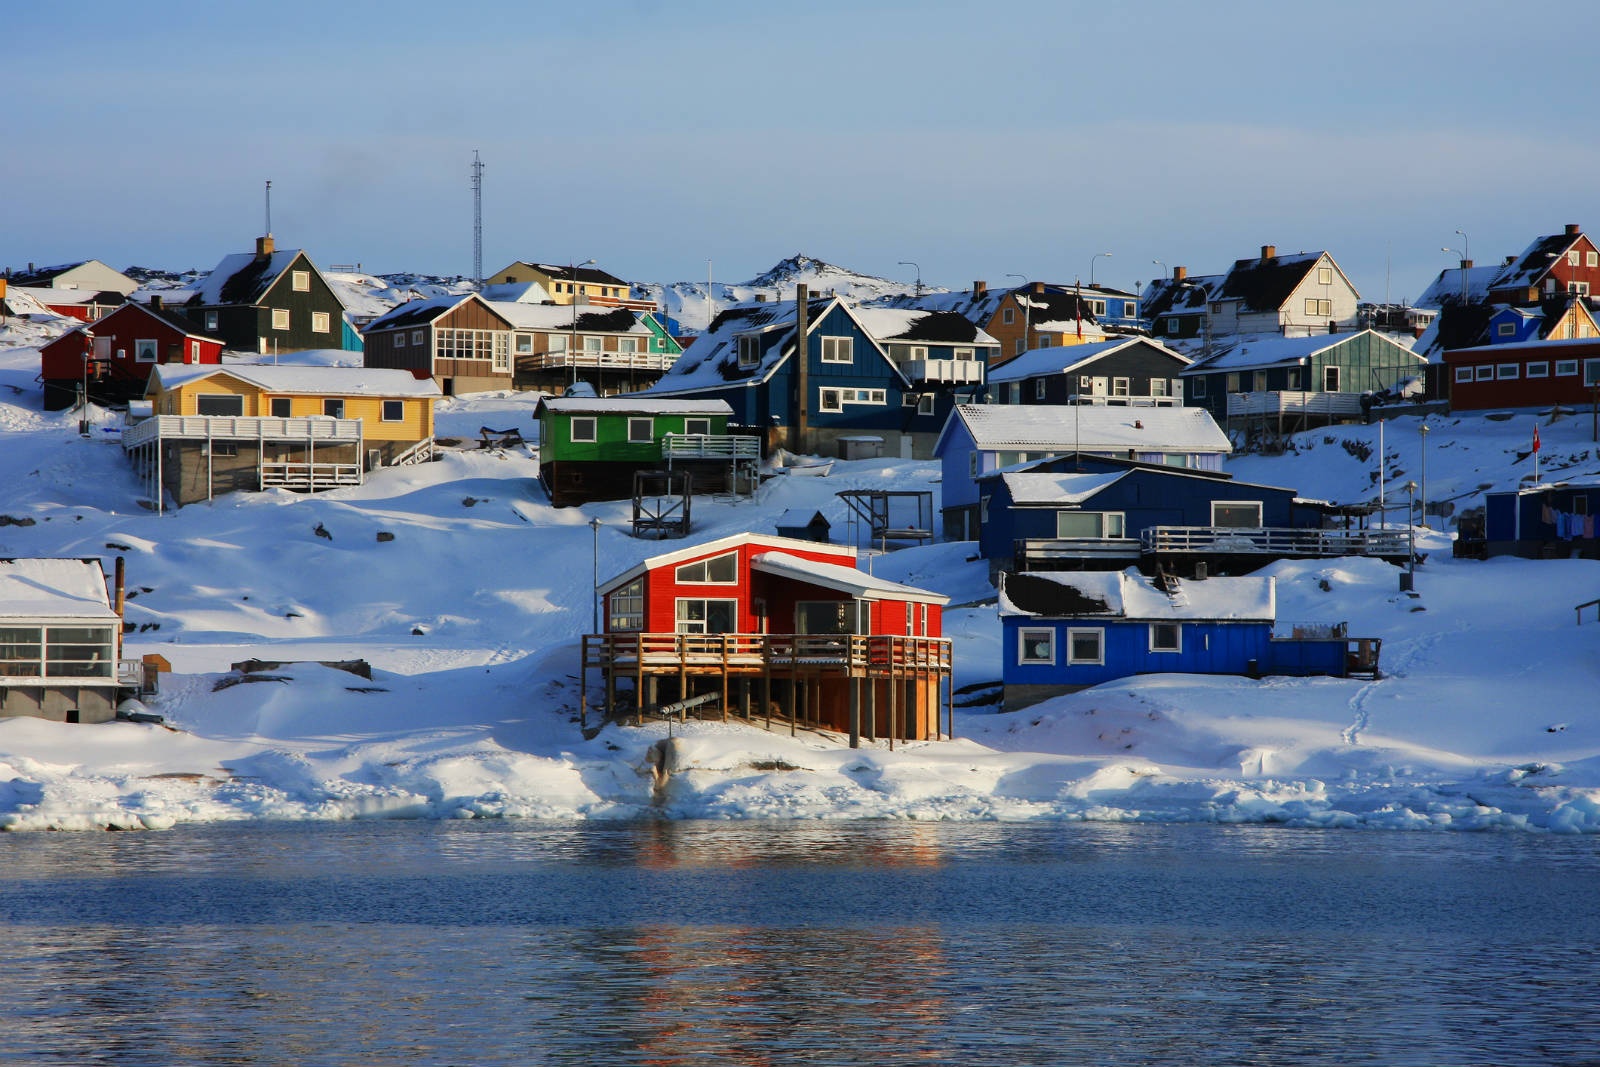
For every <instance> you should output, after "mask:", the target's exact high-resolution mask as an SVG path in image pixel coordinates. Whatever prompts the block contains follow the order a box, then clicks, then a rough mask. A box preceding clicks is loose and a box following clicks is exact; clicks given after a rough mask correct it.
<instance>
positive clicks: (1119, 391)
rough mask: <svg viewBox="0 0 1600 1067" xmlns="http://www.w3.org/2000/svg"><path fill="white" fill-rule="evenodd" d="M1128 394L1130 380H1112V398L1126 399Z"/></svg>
mask: <svg viewBox="0 0 1600 1067" xmlns="http://www.w3.org/2000/svg"><path fill="white" fill-rule="evenodd" d="M1128 392H1129V386H1128V379H1126V378H1112V379H1111V395H1112V396H1124V397H1125V396H1127V395H1128Z"/></svg>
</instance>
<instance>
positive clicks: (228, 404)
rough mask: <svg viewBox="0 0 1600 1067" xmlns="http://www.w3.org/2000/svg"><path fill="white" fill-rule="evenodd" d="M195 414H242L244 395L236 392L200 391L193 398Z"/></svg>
mask: <svg viewBox="0 0 1600 1067" xmlns="http://www.w3.org/2000/svg"><path fill="white" fill-rule="evenodd" d="M194 410H195V414H197V415H243V414H244V397H242V396H240V395H239V394H237V393H201V394H200V395H198V396H196V397H195V398H194Z"/></svg>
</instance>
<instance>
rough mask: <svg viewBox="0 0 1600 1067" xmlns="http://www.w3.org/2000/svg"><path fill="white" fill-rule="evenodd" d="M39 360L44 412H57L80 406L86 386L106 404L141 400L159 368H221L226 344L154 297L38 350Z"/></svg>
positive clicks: (80, 328)
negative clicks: (166, 365)
mask: <svg viewBox="0 0 1600 1067" xmlns="http://www.w3.org/2000/svg"><path fill="white" fill-rule="evenodd" d="M39 360H40V363H41V364H42V367H43V370H42V373H41V374H40V377H41V378H42V379H43V381H44V406H45V409H46V410H47V411H59V410H61V409H62V408H66V407H70V406H71V405H72V404H73V403H75V402H76V401H77V398H78V391H79V389H80V388H81V387H83V386H84V385H85V384H87V386H88V389H89V395H90V397H91V398H93V399H94V400H96V401H99V402H102V403H104V402H108V401H127V400H133V399H137V398H139V397H142V396H143V395H144V389H145V385H146V383H147V382H148V381H149V380H150V369H151V368H152V367H154V366H156V364H158V363H213V364H215V363H221V362H222V342H221V340H219V339H217V338H213V337H207V336H206V335H205V334H203V333H201V332H200V328H199V326H198V325H197V324H196V323H195V322H194V321H193V320H191V319H189V318H188V317H186V316H184V315H181V314H179V313H178V312H176V311H169V310H167V309H166V308H164V307H162V306H161V301H160V298H159V297H155V298H152V300H151V303H150V304H149V305H145V304H124V305H123V306H121V307H119V308H118V309H117V310H115V311H113V312H111V313H110V314H109V315H106V316H105V317H104V318H102V319H99V320H97V321H95V322H92V323H86V324H85V325H83V326H79V327H78V328H77V329H75V330H70V331H68V332H67V333H64V334H62V335H61V336H60V337H58V338H56V339H55V340H54V341H51V342H50V343H49V344H47V345H45V346H44V347H42V348H40V349H39Z"/></svg>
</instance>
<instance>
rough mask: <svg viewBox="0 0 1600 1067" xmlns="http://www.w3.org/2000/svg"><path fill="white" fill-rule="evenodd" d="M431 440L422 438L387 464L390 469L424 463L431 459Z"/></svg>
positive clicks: (432, 447) (432, 448)
mask: <svg viewBox="0 0 1600 1067" xmlns="http://www.w3.org/2000/svg"><path fill="white" fill-rule="evenodd" d="M433 450H434V446H433V438H431V437H424V438H423V439H422V440H420V441H418V442H417V443H416V444H414V445H412V446H411V447H410V448H408V449H406V450H405V451H404V452H402V453H400V454H399V455H398V456H396V457H394V460H393V461H392V462H391V463H390V464H389V466H391V467H404V466H407V465H409V464H412V463H426V462H428V460H430V459H432V458H433Z"/></svg>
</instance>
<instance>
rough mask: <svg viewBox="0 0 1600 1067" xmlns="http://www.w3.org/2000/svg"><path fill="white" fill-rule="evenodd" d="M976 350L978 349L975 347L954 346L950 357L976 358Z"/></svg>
mask: <svg viewBox="0 0 1600 1067" xmlns="http://www.w3.org/2000/svg"><path fill="white" fill-rule="evenodd" d="M975 351H976V350H975V349H971V348H952V349H951V350H950V358H951V359H966V360H970V359H974V358H976V357H975Z"/></svg>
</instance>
